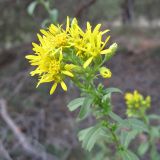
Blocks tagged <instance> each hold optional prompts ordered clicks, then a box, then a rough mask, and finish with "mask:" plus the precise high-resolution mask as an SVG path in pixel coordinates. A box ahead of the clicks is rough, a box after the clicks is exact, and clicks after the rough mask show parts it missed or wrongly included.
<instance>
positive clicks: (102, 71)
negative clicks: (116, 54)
mask: <svg viewBox="0 0 160 160" xmlns="http://www.w3.org/2000/svg"><path fill="white" fill-rule="evenodd" d="M99 71H100V75H101V76H102V77H103V78H110V77H111V76H112V73H111V71H110V69H108V68H106V67H101V68H100V70H99Z"/></svg>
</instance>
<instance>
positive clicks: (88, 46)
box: [68, 18, 117, 68]
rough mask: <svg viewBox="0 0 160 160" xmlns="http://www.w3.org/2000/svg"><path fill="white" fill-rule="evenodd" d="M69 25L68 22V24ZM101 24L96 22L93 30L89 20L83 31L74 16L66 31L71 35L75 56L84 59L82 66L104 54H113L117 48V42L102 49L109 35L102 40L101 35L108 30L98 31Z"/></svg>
mask: <svg viewBox="0 0 160 160" xmlns="http://www.w3.org/2000/svg"><path fill="white" fill-rule="evenodd" d="M68 25H69V24H68ZM100 28H101V24H98V25H97V26H96V27H95V28H94V29H93V30H92V26H91V24H90V23H89V22H87V25H86V30H85V31H83V30H82V29H81V28H80V27H79V25H78V22H77V20H76V19H75V18H74V19H73V21H72V23H71V27H70V28H69V29H68V32H69V34H70V36H71V42H70V43H71V45H73V46H74V47H75V49H76V54H77V56H79V57H81V58H82V59H83V60H84V64H83V67H84V68H86V67H88V66H89V65H90V64H91V63H92V61H94V60H96V59H97V58H98V59H100V58H101V56H102V55H103V54H104V55H110V56H111V55H113V53H115V50H116V49H117V44H116V43H114V45H111V47H110V48H109V49H104V47H105V46H106V44H107V42H108V41H109V39H110V36H108V37H107V38H106V40H105V41H104V42H103V40H102V37H103V35H104V34H106V33H107V32H109V30H108V29H107V30H104V31H100Z"/></svg>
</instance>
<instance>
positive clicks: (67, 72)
mask: <svg viewBox="0 0 160 160" xmlns="http://www.w3.org/2000/svg"><path fill="white" fill-rule="evenodd" d="M62 73H63V74H65V75H67V76H69V77H74V75H73V74H72V73H71V72H69V71H62Z"/></svg>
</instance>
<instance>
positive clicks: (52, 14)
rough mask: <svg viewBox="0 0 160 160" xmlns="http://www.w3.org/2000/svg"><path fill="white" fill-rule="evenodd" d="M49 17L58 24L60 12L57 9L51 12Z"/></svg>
mask: <svg viewBox="0 0 160 160" xmlns="http://www.w3.org/2000/svg"><path fill="white" fill-rule="evenodd" d="M49 15H50V18H51V21H52V22H56V21H57V19H58V10H57V9H52V10H50V11H49Z"/></svg>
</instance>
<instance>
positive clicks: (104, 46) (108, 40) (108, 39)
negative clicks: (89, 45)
mask: <svg viewBox="0 0 160 160" xmlns="http://www.w3.org/2000/svg"><path fill="white" fill-rule="evenodd" d="M110 37H111V36H108V37H107V39H106V40H105V42H104V44H103V46H102V49H103V48H104V47H105V45H106V43H107V42H108V41H109V39H110Z"/></svg>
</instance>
